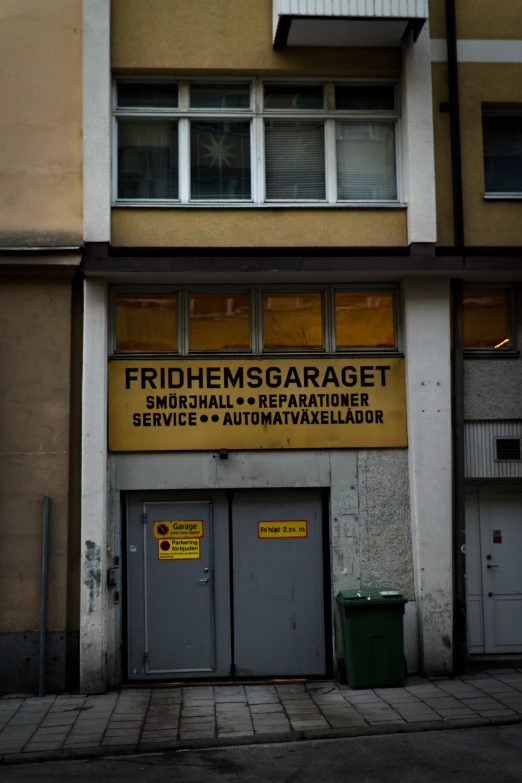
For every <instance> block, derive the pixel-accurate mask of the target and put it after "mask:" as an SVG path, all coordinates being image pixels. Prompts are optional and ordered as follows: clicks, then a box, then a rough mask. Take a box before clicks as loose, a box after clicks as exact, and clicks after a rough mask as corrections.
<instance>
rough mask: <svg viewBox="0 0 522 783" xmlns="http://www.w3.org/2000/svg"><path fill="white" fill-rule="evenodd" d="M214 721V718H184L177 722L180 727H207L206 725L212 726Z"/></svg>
mask: <svg viewBox="0 0 522 783" xmlns="http://www.w3.org/2000/svg"><path fill="white" fill-rule="evenodd" d="M215 723H216V721H215V719H214V718H184V719H182V720H181V723H180V724H179V725H180V726H181V728H184V729H186V728H189V727H191V728H194V727H196V726H201V728H207V726H214V725H215Z"/></svg>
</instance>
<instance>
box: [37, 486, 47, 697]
mask: <svg viewBox="0 0 522 783" xmlns="http://www.w3.org/2000/svg"><path fill="white" fill-rule="evenodd" d="M48 551H49V496H48V495H44V499H43V512H42V589H41V592H40V656H39V666H38V696H45V659H46V651H47V646H46V631H47V574H48V572H49V558H48Z"/></svg>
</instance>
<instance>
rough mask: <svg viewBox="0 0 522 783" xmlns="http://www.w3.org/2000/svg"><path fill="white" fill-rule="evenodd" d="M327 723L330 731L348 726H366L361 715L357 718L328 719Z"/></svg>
mask: <svg viewBox="0 0 522 783" xmlns="http://www.w3.org/2000/svg"><path fill="white" fill-rule="evenodd" d="M328 723H329V724H330V726H331V727H332V729H345V728H350V726H367V725H368V724H367V723H366V721H365V720H364V718H363V717H362V715H358V716H357V717H352V718H328Z"/></svg>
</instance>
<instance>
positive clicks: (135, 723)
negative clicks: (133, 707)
mask: <svg viewBox="0 0 522 783" xmlns="http://www.w3.org/2000/svg"><path fill="white" fill-rule="evenodd" d="M142 726H143V721H142V720H127V721H119V720H111V721H110V723H109V725H108V730H109V731H110V730H112V729H125V730H127V729H129V730H132V729H137V728H141V727H142Z"/></svg>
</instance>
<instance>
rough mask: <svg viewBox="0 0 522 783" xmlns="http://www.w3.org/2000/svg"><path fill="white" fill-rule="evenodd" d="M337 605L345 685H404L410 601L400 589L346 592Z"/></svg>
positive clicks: (365, 686)
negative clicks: (406, 615)
mask: <svg viewBox="0 0 522 783" xmlns="http://www.w3.org/2000/svg"><path fill="white" fill-rule="evenodd" d="M336 601H337V605H338V607H339V615H340V618H341V630H342V636H343V647H344V673H345V677H344V676H343V671H342V669H343V667H342V666H341V667H340V674H341V682H343V681H347V682H348V684H349V685H350V686H351V687H352V688H382V687H386V686H401V685H404V680H405V679H406V666H405V658H404V636H403V628H402V617H403V615H404V605H405V604H406V603H407V599H406V598H404V596H402V595H401V594H400V593H398V592H397V590H391V589H386V588H372V587H364V588H362V589H361V590H342V591H341V592H340V593H338V595H337V598H336Z"/></svg>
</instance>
